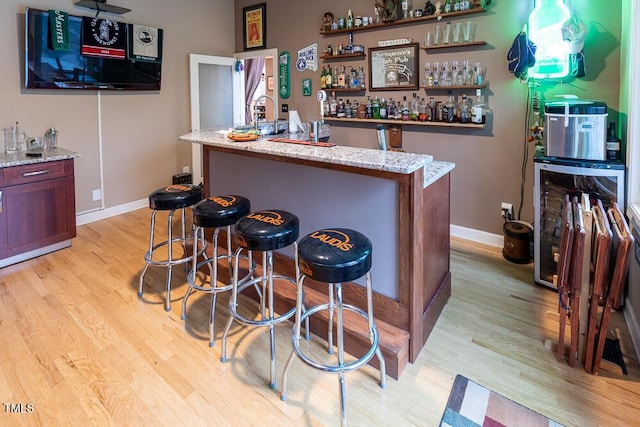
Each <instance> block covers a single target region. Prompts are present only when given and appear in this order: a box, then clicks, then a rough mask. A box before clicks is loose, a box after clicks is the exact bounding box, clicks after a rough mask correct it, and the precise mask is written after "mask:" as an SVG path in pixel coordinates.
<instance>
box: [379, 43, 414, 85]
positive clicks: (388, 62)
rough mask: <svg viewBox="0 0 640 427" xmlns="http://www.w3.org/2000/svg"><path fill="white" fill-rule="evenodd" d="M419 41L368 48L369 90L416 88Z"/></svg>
mask: <svg viewBox="0 0 640 427" xmlns="http://www.w3.org/2000/svg"><path fill="white" fill-rule="evenodd" d="M419 49H420V46H419V43H410V44H403V45H396V46H388V47H371V48H369V90H403V89H406V90H418V87H419V82H420V79H419V68H418V67H419V52H420V51H419Z"/></svg>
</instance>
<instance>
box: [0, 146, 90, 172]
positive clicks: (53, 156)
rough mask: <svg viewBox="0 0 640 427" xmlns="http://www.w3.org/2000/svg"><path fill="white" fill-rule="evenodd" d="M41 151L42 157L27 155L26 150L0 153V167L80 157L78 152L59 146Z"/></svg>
mask: <svg viewBox="0 0 640 427" xmlns="http://www.w3.org/2000/svg"><path fill="white" fill-rule="evenodd" d="M41 152H42V157H27V154H26V151H18V152H17V153H10V154H7V153H0V168H8V167H11V166H22V165H30V164H34V163H44V162H53V161H56V160H67V159H73V158H75V157H80V154H78V153H76V152H73V151H69V150H65V149H64V148H60V147H58V148H55V149H53V150H42V151H41Z"/></svg>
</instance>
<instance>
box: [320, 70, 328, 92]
mask: <svg viewBox="0 0 640 427" xmlns="http://www.w3.org/2000/svg"><path fill="white" fill-rule="evenodd" d="M326 88H327V74H326V72H325V67H322V70H321V71H320V89H326Z"/></svg>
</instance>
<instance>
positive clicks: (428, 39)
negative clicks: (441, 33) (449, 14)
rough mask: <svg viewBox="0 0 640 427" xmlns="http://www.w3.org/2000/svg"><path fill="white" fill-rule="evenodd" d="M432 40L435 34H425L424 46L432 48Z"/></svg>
mask: <svg viewBox="0 0 640 427" xmlns="http://www.w3.org/2000/svg"><path fill="white" fill-rule="evenodd" d="M432 40H433V34H431V33H427V34H425V36H424V45H425V46H431V43H432Z"/></svg>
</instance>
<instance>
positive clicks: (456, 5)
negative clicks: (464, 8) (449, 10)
mask: <svg viewBox="0 0 640 427" xmlns="http://www.w3.org/2000/svg"><path fill="white" fill-rule="evenodd" d="M460 3H462V2H461V1H460V0H454V2H453V11H454V12H457V11H459V10H460Z"/></svg>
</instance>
